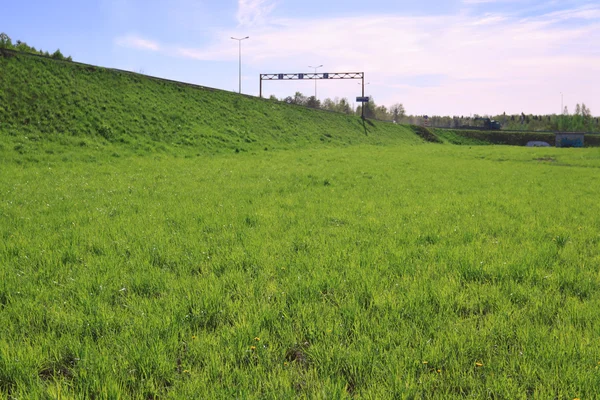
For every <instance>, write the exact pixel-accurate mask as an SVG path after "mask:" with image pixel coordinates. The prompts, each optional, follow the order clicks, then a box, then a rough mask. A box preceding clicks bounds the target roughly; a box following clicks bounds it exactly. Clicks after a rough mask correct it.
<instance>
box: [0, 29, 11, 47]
mask: <svg viewBox="0 0 600 400" xmlns="http://www.w3.org/2000/svg"><path fill="white" fill-rule="evenodd" d="M12 47H13V44H12V41H11V40H10V37H9V36H8V35H7V34H6V33H4V32H2V33H0V48H4V49H11V48H12Z"/></svg>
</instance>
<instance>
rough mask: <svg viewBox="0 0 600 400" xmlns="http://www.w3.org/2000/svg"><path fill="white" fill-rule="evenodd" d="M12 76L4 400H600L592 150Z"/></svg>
mask: <svg viewBox="0 0 600 400" xmlns="http://www.w3.org/2000/svg"><path fill="white" fill-rule="evenodd" d="M0 68H2V71H3V72H4V71H10V73H6V74H0V100H2V101H1V102H0V399H129V398H131V399H144V400H146V399H212V398H227V399H230V398H244V399H246V398H249V399H252V398H256V399H258V398H261V399H264V398H266V399H282V398H323V399H332V398H333V399H337V398H372V399H379V398H381V399H386V398H397V399H448V398H477V399H480V398H483V399H485V398H487V399H574V398H580V399H593V398H596V397H597V394H598V393H600V371H599V367H600V317H599V315H598V310H599V309H600V286H599V283H600V214H599V213H598V209H599V208H598V205H597V202H598V199H599V198H600V196H599V195H600V184H599V182H598V179H599V178H598V177H599V176H600V151H599V150H598V149H577V150H576V149H554V148H546V149H530V148H529V149H528V148H517V147H509V146H471V144H475V143H471V142H469V141H468V140H466V139H465V140H466V141H462V140H463V139H464V138H463V139H460V138H458V136H456V137H454V136H452V135H451V134H448V135H447V136H442V137H441V139H442V141H444V142H446V143H445V144H439V143H426V142H425V141H424V140H422V139H421V138H420V137H419V136H418V135H417V134H416V133H415V128H411V127H405V126H396V125H392V124H383V123H377V122H371V121H367V122H365V123H363V122H362V121H361V120H360V119H358V118H353V117H347V116H343V115H337V114H331V113H325V112H318V111H313V110H306V109H302V108H298V107H293V106H288V105H285V104H279V103H272V102H269V101H262V100H255V99H251V98H247V97H238V96H236V95H234V94H231V93H225V92H213V91H210V90H200V89H195V88H190V87H185V86H180V85H174V84H167V83H164V82H159V81H155V80H151V79H147V78H144V77H139V76H136V75H132V74H123V73H119V72H114V71H110V70H104V69H101V68H97V69H90V68H89V67H85V66H81V65H77V64H71V63H60V62H56V61H53V60H47V59H38V58H34V57H30V56H23V55H10V56H3V57H2V56H0ZM457 138H458V139H457ZM459 139H460V141H461V144H463V146H455V145H451V144H448V142H450V143H452V140H459ZM467 139H468V138H467Z"/></svg>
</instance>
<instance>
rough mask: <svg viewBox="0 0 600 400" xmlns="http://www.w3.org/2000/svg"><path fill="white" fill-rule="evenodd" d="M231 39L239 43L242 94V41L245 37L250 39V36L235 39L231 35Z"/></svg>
mask: <svg viewBox="0 0 600 400" xmlns="http://www.w3.org/2000/svg"><path fill="white" fill-rule="evenodd" d="M232 39H233V40H237V41H238V43H239V45H240V94H242V41H243V40H246V39H250V36H246V37H245V38H241V39H237V38H234V37H232Z"/></svg>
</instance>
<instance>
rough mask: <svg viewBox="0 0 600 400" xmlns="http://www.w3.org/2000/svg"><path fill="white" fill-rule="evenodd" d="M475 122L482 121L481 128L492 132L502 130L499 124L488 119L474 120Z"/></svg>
mask: <svg viewBox="0 0 600 400" xmlns="http://www.w3.org/2000/svg"><path fill="white" fill-rule="evenodd" d="M475 121H483V128H484V129H489V130H492V131H497V130H500V129H501V128H502V125H501V124H500V122H498V121H496V120H493V119H489V118H475Z"/></svg>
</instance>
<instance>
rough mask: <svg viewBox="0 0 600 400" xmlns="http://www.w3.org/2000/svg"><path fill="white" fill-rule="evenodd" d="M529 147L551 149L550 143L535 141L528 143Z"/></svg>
mask: <svg viewBox="0 0 600 400" xmlns="http://www.w3.org/2000/svg"><path fill="white" fill-rule="evenodd" d="M527 147H550V143H547V142H540V141H536V140H533V141H531V142H527Z"/></svg>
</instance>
